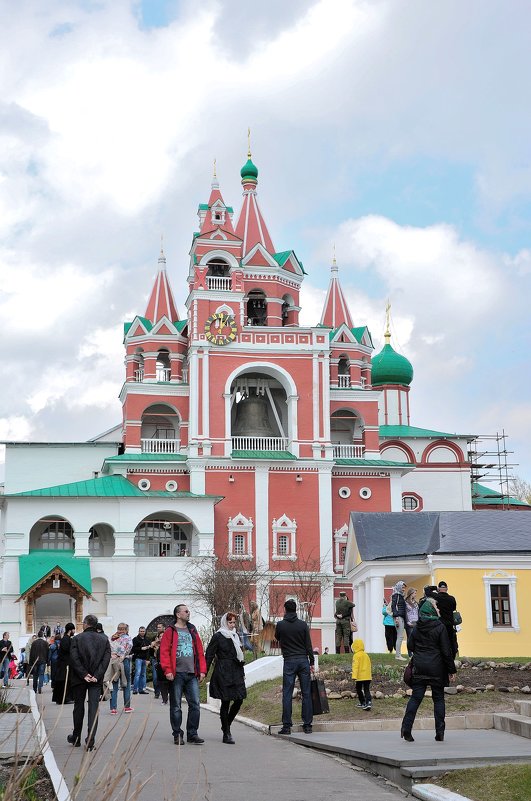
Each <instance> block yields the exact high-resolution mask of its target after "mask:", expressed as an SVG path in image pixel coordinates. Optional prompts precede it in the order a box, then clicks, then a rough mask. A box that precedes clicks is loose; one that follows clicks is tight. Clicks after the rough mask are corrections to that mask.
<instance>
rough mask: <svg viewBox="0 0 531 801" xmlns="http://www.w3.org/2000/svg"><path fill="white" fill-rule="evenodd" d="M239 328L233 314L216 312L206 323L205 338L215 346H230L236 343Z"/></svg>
mask: <svg viewBox="0 0 531 801" xmlns="http://www.w3.org/2000/svg"><path fill="white" fill-rule="evenodd" d="M237 333H238V327H237V325H236V320H235V319H234V317H233V316H232V314H227V313H226V312H216V313H215V314H211V315H210V317H209V318H208V319H207V321H206V322H205V337H206V338H207V339H208V341H209V342H211V343H212V344H213V345H228V344H229V343H230V342H234V340H235V339H236V334H237Z"/></svg>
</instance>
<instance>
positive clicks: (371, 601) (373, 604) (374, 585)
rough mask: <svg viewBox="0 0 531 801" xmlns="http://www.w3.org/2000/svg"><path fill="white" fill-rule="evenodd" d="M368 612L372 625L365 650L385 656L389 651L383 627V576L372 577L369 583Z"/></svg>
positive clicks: (368, 632) (368, 631)
mask: <svg viewBox="0 0 531 801" xmlns="http://www.w3.org/2000/svg"><path fill="white" fill-rule="evenodd" d="M367 584H368V590H369V592H368V603H367V607H368V612H369V619H370V621H371V625H370V627H369V628H368V630H367V639H368V642H367V641H366V642H365V650H366V651H371V653H373V654H384V653H385V652H386V651H387V646H386V644H385V631H384V627H383V625H382V621H383V618H382V605H383V597H384V580H383V576H371V577H370V578H369V579H368V581H367Z"/></svg>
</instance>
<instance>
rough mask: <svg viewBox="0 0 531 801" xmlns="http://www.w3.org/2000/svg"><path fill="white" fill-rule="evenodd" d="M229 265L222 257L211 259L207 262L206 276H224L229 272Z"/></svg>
mask: <svg viewBox="0 0 531 801" xmlns="http://www.w3.org/2000/svg"><path fill="white" fill-rule="evenodd" d="M229 270H230V267H229V265H228V264H227V262H226V261H225V260H224V259H221V258H220V257H219V256H216V257H215V258H213V259H211V260H210V261H209V262H208V272H207V276H208V275H210V276H212V277H213V278H225V277H226V276H228V274H229Z"/></svg>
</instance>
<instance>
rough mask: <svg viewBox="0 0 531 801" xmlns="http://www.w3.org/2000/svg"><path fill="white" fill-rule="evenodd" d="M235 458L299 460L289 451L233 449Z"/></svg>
mask: <svg viewBox="0 0 531 801" xmlns="http://www.w3.org/2000/svg"><path fill="white" fill-rule="evenodd" d="M231 457H232V458H233V459H281V460H284V461H288V460H295V461H296V460H297V457H296V456H294V455H293V454H292V453H290V452H289V451H232V453H231Z"/></svg>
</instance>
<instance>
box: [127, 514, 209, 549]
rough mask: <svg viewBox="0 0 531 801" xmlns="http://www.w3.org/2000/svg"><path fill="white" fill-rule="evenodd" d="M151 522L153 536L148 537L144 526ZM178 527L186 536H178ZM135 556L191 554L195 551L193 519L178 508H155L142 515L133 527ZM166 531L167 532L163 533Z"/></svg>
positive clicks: (195, 541) (195, 530)
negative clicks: (175, 535) (176, 535)
mask: <svg viewBox="0 0 531 801" xmlns="http://www.w3.org/2000/svg"><path fill="white" fill-rule="evenodd" d="M149 523H152V524H153V525H152V527H151V528H152V529H153V536H151V537H149V536H148V534H147V532H146V527H148V526H149ZM176 527H178V528H179V529H180V530H182V533H184V534H185V535H186V538H183V537H182V536H180V535H179V536H178V538H174V537H173V534H174V533H177V532H176V531H175V528H176ZM134 532H135V537H134V543H133V547H134V551H135V556H152V557H153V556H155V557H156V556H169V557H175V556H178V557H182V556H192V555H193V554H194V553H195V552H196V551H197V527H196V525H195V523H194V522H193V520H192V519H191V518H190V517H189V516H188V515H186V514H184V513H183V512H180V511H178V510H168V509H157V510H156V511H154V512H150V513H149V514H147V515H144V517H142V518H141V519H140V520H139V521H138V522H137V524H136V525H135V528H134ZM165 532H167V533H165Z"/></svg>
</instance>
